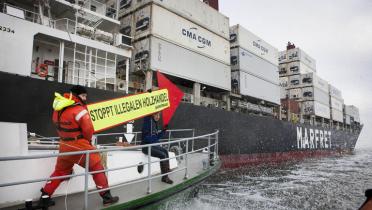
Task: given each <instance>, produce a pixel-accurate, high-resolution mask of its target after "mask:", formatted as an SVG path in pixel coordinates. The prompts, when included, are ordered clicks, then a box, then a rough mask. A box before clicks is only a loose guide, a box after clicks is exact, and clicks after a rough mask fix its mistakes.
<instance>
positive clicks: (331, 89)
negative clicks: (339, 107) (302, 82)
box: [328, 84, 342, 99]
mask: <svg viewBox="0 0 372 210" xmlns="http://www.w3.org/2000/svg"><path fill="white" fill-rule="evenodd" d="M328 87H329V95H330V96H331V97H334V98H338V99H342V93H341V90H339V89H337V88H336V87H335V86H333V85H331V84H329V86H328Z"/></svg>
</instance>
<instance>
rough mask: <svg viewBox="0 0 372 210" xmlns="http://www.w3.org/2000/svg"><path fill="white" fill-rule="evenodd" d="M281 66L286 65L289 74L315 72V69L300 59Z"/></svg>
mask: <svg viewBox="0 0 372 210" xmlns="http://www.w3.org/2000/svg"><path fill="white" fill-rule="evenodd" d="M280 66H285V67H286V72H287V75H288V76H290V75H297V74H307V73H312V72H315V71H314V70H313V69H311V68H309V67H308V66H306V65H305V64H304V63H303V62H300V61H294V62H290V63H285V64H280Z"/></svg>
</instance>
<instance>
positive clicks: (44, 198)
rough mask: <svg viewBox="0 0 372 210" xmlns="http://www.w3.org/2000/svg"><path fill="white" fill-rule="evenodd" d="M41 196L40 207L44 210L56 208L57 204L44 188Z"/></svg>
mask: <svg viewBox="0 0 372 210" xmlns="http://www.w3.org/2000/svg"><path fill="white" fill-rule="evenodd" d="M40 192H41V196H40V199H39V203H38V206H39V207H40V208H42V209H48V207H49V206H54V205H56V202H54V201H53V200H52V198H51V197H50V196H49V194H48V193H46V192H45V191H44V189H43V188H41V189H40Z"/></svg>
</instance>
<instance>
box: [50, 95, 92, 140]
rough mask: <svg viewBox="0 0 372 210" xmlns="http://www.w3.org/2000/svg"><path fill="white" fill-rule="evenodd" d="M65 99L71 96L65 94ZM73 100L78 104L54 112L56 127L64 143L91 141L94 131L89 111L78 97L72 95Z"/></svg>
mask: <svg viewBox="0 0 372 210" xmlns="http://www.w3.org/2000/svg"><path fill="white" fill-rule="evenodd" d="M64 97H66V98H69V97H70V94H69V93H65V94H64ZM72 99H73V100H74V101H75V102H76V103H75V104H74V105H72V106H69V107H66V108H64V109H62V110H61V111H54V112H53V123H54V124H55V125H56V128H57V132H58V135H59V137H61V140H63V141H72V140H78V139H87V140H89V141H90V140H91V138H92V135H93V133H94V129H93V125H92V122H91V120H90V116H89V114H88V111H87V109H86V108H85V106H83V105H82V102H81V101H80V99H79V98H78V97H76V96H74V95H72Z"/></svg>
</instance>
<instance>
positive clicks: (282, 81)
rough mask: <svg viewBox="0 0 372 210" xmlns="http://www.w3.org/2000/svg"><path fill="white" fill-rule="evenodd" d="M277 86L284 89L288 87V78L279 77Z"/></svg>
mask: <svg viewBox="0 0 372 210" xmlns="http://www.w3.org/2000/svg"><path fill="white" fill-rule="evenodd" d="M279 86H280V87H283V88H284V89H285V88H286V87H288V77H279Z"/></svg>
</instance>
